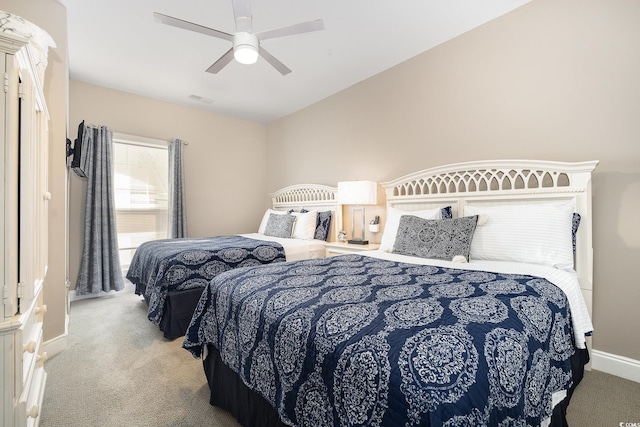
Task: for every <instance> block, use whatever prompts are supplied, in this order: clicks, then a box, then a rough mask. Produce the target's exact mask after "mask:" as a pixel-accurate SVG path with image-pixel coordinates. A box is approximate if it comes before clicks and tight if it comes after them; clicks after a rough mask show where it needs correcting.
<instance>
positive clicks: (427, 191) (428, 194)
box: [382, 160, 598, 312]
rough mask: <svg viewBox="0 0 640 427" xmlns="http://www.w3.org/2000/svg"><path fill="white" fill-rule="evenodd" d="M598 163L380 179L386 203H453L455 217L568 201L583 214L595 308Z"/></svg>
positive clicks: (582, 245) (526, 164) (511, 163)
mask: <svg viewBox="0 0 640 427" xmlns="http://www.w3.org/2000/svg"><path fill="white" fill-rule="evenodd" d="M597 164H598V162H597V161H588V162H576V163H565V162H551V161H539V160H488V161H478V162H469V163H457V164H452V165H447V166H441V167H436V168H432V169H426V170H422V171H419V172H415V173H412V174H409V175H406V176H403V177H401V178H398V179H396V180H393V181H389V182H386V183H382V186H383V188H384V189H385V194H386V196H387V206H390V207H395V208H398V209H403V210H408V211H411V210H420V209H430V208H435V207H444V206H448V205H449V206H451V208H452V211H453V214H454V217H455V216H460V215H459V213H461V212H463V211H464V206H465V205H468V204H484V205H499V204H526V203H546V202H557V201H570V202H572V203H573V205H574V207H575V212H577V213H579V214H580V216H581V221H580V227H579V228H578V233H577V239H576V255H575V268H576V271H577V272H578V278H579V280H580V286H581V288H582V293H583V295H584V297H585V301H586V303H587V307H588V308H589V311H590V312H591V304H592V288H593V286H592V282H593V246H592V219H591V172H592V171H593V169H594V168H595V167H596V165H597Z"/></svg>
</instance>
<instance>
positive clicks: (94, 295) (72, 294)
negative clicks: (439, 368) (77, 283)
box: [69, 289, 109, 303]
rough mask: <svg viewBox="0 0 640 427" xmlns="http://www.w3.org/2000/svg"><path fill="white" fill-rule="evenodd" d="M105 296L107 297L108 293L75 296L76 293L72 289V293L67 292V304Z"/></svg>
mask: <svg viewBox="0 0 640 427" xmlns="http://www.w3.org/2000/svg"><path fill="white" fill-rule="evenodd" d="M105 295H109V292H103V291H100V293H97V294H84V295H76V291H75V289H74V290H72V291H69V302H70V303H71V302H73V301H80V300H83V299H89V298H99V297H103V296H105Z"/></svg>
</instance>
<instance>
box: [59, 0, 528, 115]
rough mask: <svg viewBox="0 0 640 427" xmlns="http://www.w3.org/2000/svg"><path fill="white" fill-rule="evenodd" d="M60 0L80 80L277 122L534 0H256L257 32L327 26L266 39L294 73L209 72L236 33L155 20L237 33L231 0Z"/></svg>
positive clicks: (260, 69)
mask: <svg viewBox="0 0 640 427" xmlns="http://www.w3.org/2000/svg"><path fill="white" fill-rule="evenodd" d="M60 1H61V2H62V3H63V4H64V5H65V6H66V7H67V13H68V27H69V68H70V74H71V78H72V79H75V80H80V81H84V82H88V83H92V84H96V85H100V86H105V87H108V88H112V89H117V90H122V91H125V92H130V93H134V94H138V95H143V96H147V97H150V98H155V99H159V100H163V101H167V102H172V103H175V104H182V105H187V106H190V107H194V108H199V109H204V110H207V111H212V112H215V113H219V114H224V115H227V116H231V117H236V118H240V119H245V120H250V121H255V122H260V123H268V122H271V121H274V120H277V119H279V118H281V117H284V116H286V115H288V114H291V113H293V112H295V111H297V110H300V109H302V108H304V107H306V106H308V105H311V104H313V103H315V102H317V101H319V100H321V99H323V98H326V97H327V96H330V95H332V94H334V93H337V92H339V91H341V90H343V89H345V88H347V87H349V86H352V85H354V84H355V83H358V82H359V81H362V80H364V79H366V78H368V77H371V76H373V75H375V74H378V73H380V72H381V71H384V70H386V69H388V68H390V67H392V66H394V65H396V64H398V63H400V62H403V61H405V60H407V59H409V58H411V57H414V56H416V55H418V54H420V53H422V52H424V51H426V50H428V49H431V48H432V47H434V46H436V45H438V44H441V43H443V42H445V41H447V40H449V39H451V38H453V37H456V36H458V35H460V34H462V33H464V32H467V31H469V30H471V29H473V28H475V27H477V26H479V25H482V24H483V23H485V22H487V21H490V20H491V19H494V18H496V17H498V16H500V15H503V14H505V13H507V12H509V11H511V10H513V9H515V8H517V7H519V6H522V5H523V4H525V3H528V2H529V1H531V0H509V1H505V0H403V1H397V0H396V1H391V0H375V1H371V0H323V1H307V0H254V1H253V2H252V13H253V31H254V32H260V31H264V30H269V29H274V28H280V27H286V26H289V25H293V24H297V23H300V22H305V21H312V20H315V19H318V18H321V19H323V21H324V26H325V29H324V30H322V31H316V32H310V33H305V34H298V35H293V36H287V37H282V38H275V39H269V40H264V41H263V42H262V43H261V44H262V46H263V47H264V48H265V49H266V50H268V51H269V53H271V54H272V55H273V56H275V57H276V58H278V59H279V60H280V61H282V62H283V63H284V64H285V65H286V66H288V67H289V68H290V69H291V70H293V71H292V72H291V73H290V74H288V75H285V76H282V75H281V74H280V73H279V72H278V71H276V70H275V69H274V68H273V67H271V66H270V65H269V64H268V63H267V62H266V61H265V60H264V59H262V58H260V59H259V60H258V62H257V63H256V64H254V65H242V64H239V63H237V62H235V61H232V62H231V63H230V64H229V65H227V66H226V67H225V68H224V69H222V70H221V71H220V72H219V73H218V74H211V73H207V72H205V70H206V69H207V68H208V67H209V66H210V65H211V64H212V63H213V62H214V61H215V60H216V59H218V58H219V57H220V56H222V54H223V53H225V52H226V51H227V50H228V49H229V48H230V47H231V42H229V41H225V40H221V39H217V38H214V37H211V36H206V35H203V34H200V33H195V32H191V31H187V30H182V29H178V28H175V27H172V26H168V25H164V24H160V23H157V22H155V21H154V19H153V12H160V13H163V14H166V15H170V16H173V17H176V18H180V19H183V20H186V21H191V22H194V23H197V24H200V25H203V26H206V27H210V28H214V29H217V30H221V31H224V32H227V33H235V23H234V17H233V9H232V6H231V0H182V1H177V0H133V1H132V0H108V1H107V0H102V1H99V0H60ZM191 95H195V96H198V97H202V98H207V99H210V100H212V101H213V102H211V103H204V102H201V101H196V100H193V99H190V96H191Z"/></svg>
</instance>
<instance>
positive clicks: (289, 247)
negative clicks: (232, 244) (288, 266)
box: [241, 233, 326, 261]
mask: <svg viewBox="0 0 640 427" xmlns="http://www.w3.org/2000/svg"><path fill="white" fill-rule="evenodd" d="M241 236H243V237H249V238H251V239H258V240H268V241H270V242H277V243H280V244H281V245H282V247H284V252H285V256H286V258H287V261H297V260H300V259H312V258H324V257H325V255H326V249H325V247H324V243H325V242H324V241H322V240H316V239H314V240H302V239H285V238H282V237H271V236H265V235H264V234H260V233H249V234H241Z"/></svg>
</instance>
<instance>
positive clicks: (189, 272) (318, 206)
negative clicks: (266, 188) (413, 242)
mask: <svg viewBox="0 0 640 427" xmlns="http://www.w3.org/2000/svg"><path fill="white" fill-rule="evenodd" d="M336 192H337V189H336V188H335V187H329V186H325V185H317V184H299V185H293V186H289V187H285V188H283V189H281V190H278V191H276V192H275V193H273V194H271V199H272V208H270V209H267V210H266V212H265V214H264V215H263V219H262V221H261V224H260V226H259V228H258V232H257V233H249V234H240V235H232V236H215V237H206V238H181V239H161V240H154V241H149V242H145V243H143V244H142V245H140V247H138V249H137V250H136V252H135V254H134V256H133V258H132V260H131V265H130V267H129V269H128V271H127V275H126V277H127V279H128V280H130V281H131V282H132V283H133V284H134V285H135V292H136V294H138V295H142V296H144V299H145V301H146V302H147V305H148V312H147V318H148V319H149V320H150V321H151V322H153V323H154V324H156V325H158V326H159V327H160V330H162V331H163V333H164V336H165V338H167V339H175V338H178V337H180V336H183V335H184V333H185V331H186V328H187V326H188V325H189V321H190V320H191V316H192V315H193V310H194V309H195V306H196V304H197V302H198V300H199V298H200V294H201V293H202V290H203V289H204V287H205V286H206V285H207V284H208V283H209V282H210V281H211V279H213V277H215V276H216V275H218V274H220V273H221V272H224V271H227V270H230V269H233V268H239V267H248V266H252V265H261V264H270V263H279V262H285V261H295V260H300V259H308V258H319V257H324V256H325V253H326V250H325V247H324V241H326V240H329V241H331V240H335V238H336V235H337V232H336V231H335V226H332V225H331V224H335V223H336V220H340V218H339V213H337V210H336ZM272 216H274V218H271V217H272ZM285 217H286V218H285ZM294 218H295V220H294ZM280 219H284V220H285V222H286V223H285V224H284V227H285V228H284V229H282V227H279V226H281V225H282V221H279V222H277V220H280ZM272 220H273V222H270V221H272ZM271 225H273V227H272V228H273V229H272V230H270V229H269V228H268V227H269V226H271ZM287 227H288V228H287ZM286 232H288V234H284V233H286Z"/></svg>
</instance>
